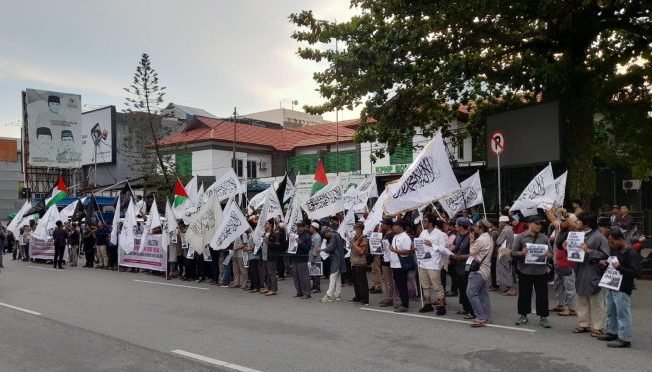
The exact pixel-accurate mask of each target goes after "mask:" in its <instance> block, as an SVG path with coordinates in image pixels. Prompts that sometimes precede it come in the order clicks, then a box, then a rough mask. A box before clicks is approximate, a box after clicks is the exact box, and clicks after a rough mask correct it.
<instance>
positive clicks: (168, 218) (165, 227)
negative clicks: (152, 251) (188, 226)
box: [161, 200, 179, 251]
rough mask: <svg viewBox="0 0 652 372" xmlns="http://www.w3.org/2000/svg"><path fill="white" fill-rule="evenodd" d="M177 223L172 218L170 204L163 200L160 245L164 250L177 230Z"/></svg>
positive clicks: (172, 213)
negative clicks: (163, 210)
mask: <svg viewBox="0 0 652 372" xmlns="http://www.w3.org/2000/svg"><path fill="white" fill-rule="evenodd" d="M178 229H179V225H178V224H177V220H176V219H175V218H174V212H173V211H172V206H171V205H170V202H169V201H167V200H166V201H165V220H164V221H163V222H162V223H161V234H162V235H163V236H162V237H161V246H162V247H163V249H165V250H166V251H167V250H168V246H169V245H170V243H171V242H172V241H173V239H172V237H173V236H176V235H177V230H178Z"/></svg>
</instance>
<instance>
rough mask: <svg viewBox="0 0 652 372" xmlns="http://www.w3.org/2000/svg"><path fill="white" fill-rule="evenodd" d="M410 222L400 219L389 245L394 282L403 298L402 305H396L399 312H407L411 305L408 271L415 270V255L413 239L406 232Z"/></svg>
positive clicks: (396, 310)
mask: <svg viewBox="0 0 652 372" xmlns="http://www.w3.org/2000/svg"><path fill="white" fill-rule="evenodd" d="M407 224H408V222H407V221H399V222H396V224H395V225H394V233H395V234H396V235H395V236H394V239H392V244H391V245H390V246H389V251H390V256H389V266H390V267H391V268H392V274H393V277H394V284H395V285H396V289H397V290H398V293H399V295H400V298H401V305H400V306H398V307H396V309H395V310H394V311H395V312H397V313H405V312H407V311H408V307H409V305H410V297H409V295H408V286H407V281H408V273H409V272H410V270H414V266H415V265H414V261H410V260H414V256H413V255H412V250H413V248H412V239H410V237H409V236H408V234H407V233H406V232H405V226H406V225H407ZM399 256H400V257H403V258H404V261H405V262H406V267H403V265H401V259H400V258H399Z"/></svg>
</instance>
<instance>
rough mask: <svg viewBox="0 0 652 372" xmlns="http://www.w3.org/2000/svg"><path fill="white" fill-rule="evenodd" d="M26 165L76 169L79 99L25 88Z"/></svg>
mask: <svg viewBox="0 0 652 372" xmlns="http://www.w3.org/2000/svg"><path fill="white" fill-rule="evenodd" d="M25 110H26V114H27V135H28V137H29V165H30V166H33V167H50V168H79V167H80V165H81V146H80V141H81V133H80V125H81V96H80V95H78V94H68V93H59V92H50V91H45V90H35V89H27V90H26V92H25Z"/></svg>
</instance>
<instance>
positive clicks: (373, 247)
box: [369, 232, 383, 255]
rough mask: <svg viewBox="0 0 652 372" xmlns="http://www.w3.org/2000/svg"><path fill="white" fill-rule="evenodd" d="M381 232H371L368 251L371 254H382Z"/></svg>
mask: <svg viewBox="0 0 652 372" xmlns="http://www.w3.org/2000/svg"><path fill="white" fill-rule="evenodd" d="M382 239H383V233H379V232H373V233H371V236H370V237H369V253H371V254H372V255H381V254H383V243H382Z"/></svg>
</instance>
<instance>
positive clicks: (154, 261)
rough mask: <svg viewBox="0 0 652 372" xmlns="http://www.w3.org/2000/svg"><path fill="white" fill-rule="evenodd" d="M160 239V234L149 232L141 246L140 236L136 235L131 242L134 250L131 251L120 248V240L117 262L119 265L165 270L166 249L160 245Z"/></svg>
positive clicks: (161, 236) (161, 237)
mask: <svg viewBox="0 0 652 372" xmlns="http://www.w3.org/2000/svg"><path fill="white" fill-rule="evenodd" d="M162 239H163V235H162V234H150V235H148V236H147V242H145V244H144V245H143V247H142V248H141V247H140V245H141V244H140V243H141V240H140V237H136V238H134V242H133V245H134V250H132V251H131V252H127V251H125V250H124V249H122V241H120V245H119V247H120V249H118V264H119V265H120V266H125V267H134V268H138V269H145V270H152V271H166V270H167V262H168V260H167V250H166V249H165V248H164V247H162V245H161V241H162Z"/></svg>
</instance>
